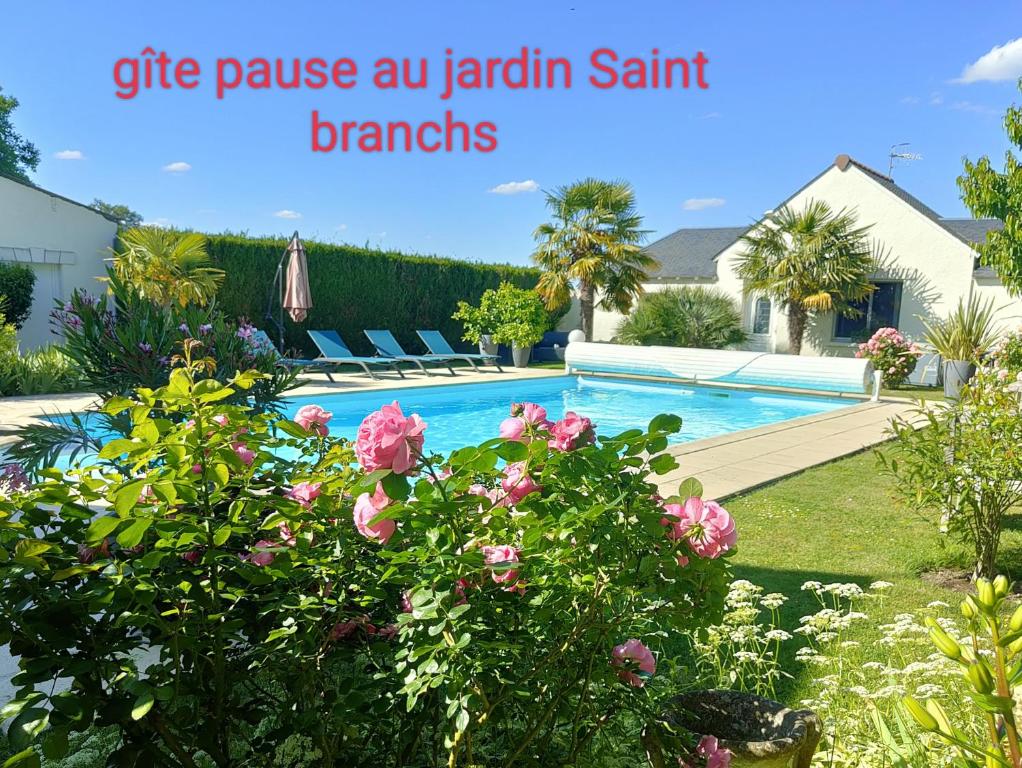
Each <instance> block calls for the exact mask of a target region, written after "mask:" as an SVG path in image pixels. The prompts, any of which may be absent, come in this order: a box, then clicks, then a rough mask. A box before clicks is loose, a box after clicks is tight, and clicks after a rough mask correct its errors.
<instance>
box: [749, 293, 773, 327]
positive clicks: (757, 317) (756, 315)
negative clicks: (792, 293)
mask: <svg viewBox="0 0 1022 768" xmlns="http://www.w3.org/2000/svg"><path fill="white" fill-rule="evenodd" d="M752 332H753V333H754V334H758V335H765V334H767V333H770V299H768V298H767V297H766V296H760V297H759V298H758V299H756V306H755V308H754V309H753V311H752Z"/></svg>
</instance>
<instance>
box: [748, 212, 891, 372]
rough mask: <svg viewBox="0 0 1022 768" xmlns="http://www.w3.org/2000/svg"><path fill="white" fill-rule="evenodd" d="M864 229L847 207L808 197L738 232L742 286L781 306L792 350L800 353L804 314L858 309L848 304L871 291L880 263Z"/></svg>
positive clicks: (806, 316)
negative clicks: (801, 204)
mask: <svg viewBox="0 0 1022 768" xmlns="http://www.w3.org/2000/svg"><path fill="white" fill-rule="evenodd" d="M868 232H869V227H868V226H866V227H860V226H858V222H857V220H856V217H855V214H854V213H852V212H850V211H848V210H847V209H842V210H840V211H838V212H837V213H836V214H835V213H834V212H833V211H832V210H831V207H830V206H829V205H827V203H825V202H823V201H822V200H810V201H809V202H808V203H806V206H805V208H803V209H802V210H801V211H796V210H793V209H791V208H789V207H788V206H784V207H782V208H781V209H780V210H777V211H773V212H772V213H769V214H767V216H766V218H765V219H763V221H761V222H760V223H759V224H758V225H757V226H756V227H754V228H753V229H752V231H750V232H749V233H747V234H745V235H743V236H742V238H741V241H742V242H743V243H744V245H745V250H744V252H743V253H742V254H741V255H740V256H739V257H738V263H737V265H736V271H737V273H738V276H739V277H741V278H742V279H743V280H744V281H745V289H746V290H747V291H762V292H763V293H766V294H767V295H769V296H770V297H772V298H773V299H775V300H777V301H778V302H779V303H780V304H781V306H783V307H784V308H785V309H786V311H787V314H788V343H789V351H790V352H791V353H792V354H794V355H797V354H800V353H801V352H802V337H803V336H804V335H805V330H806V324H807V322H808V320H809V316H810V314H812V313H814V312H838V313H841V314H843V315H846V316H849V317H852V316H855V315H857V314H859V310H857V309H856V308H855V307H854V306H853V304H854V303H855V302H857V301H861V300H862V299H864V298H866V297H867V296H869V294H870V293H871V292H872V291H873V284H872V283H871V282H870V279H869V278H870V275H871V274H872V273H873V272H875V271H876V270H877V268H878V267H879V263H880V260H879V257H878V249H877V247H876V246H875V245H874V244H873V243H872V242H871V241H870V240H869V238H868V237H867V233H868Z"/></svg>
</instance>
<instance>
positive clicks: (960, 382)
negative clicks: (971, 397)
mask: <svg viewBox="0 0 1022 768" xmlns="http://www.w3.org/2000/svg"><path fill="white" fill-rule="evenodd" d="M975 375H976V365H975V364H974V363H970V362H968V361H966V360H945V361H944V397H946V398H947V399H948V400H957V399H958V398H959V396H960V395H961V392H962V387H964V386H965V385H966V384H968V383H969V381H970V379H972V377H973V376H975Z"/></svg>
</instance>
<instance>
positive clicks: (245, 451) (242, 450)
mask: <svg viewBox="0 0 1022 768" xmlns="http://www.w3.org/2000/svg"><path fill="white" fill-rule="evenodd" d="M231 447H232V448H234V454H235V455H236V456H237V457H238V458H239V459H241V463H242V464H244V465H245V466H246V467H251V466H252V462H253V461H255V457H256V455H255V451H253V450H252V449H251V448H249V447H248V446H247V445H245V444H244V443H234V445H233V446H231Z"/></svg>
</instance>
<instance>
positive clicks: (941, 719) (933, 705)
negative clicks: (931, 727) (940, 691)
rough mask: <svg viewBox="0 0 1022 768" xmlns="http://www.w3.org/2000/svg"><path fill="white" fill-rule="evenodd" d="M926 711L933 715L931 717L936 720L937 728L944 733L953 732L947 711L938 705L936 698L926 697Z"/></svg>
mask: <svg viewBox="0 0 1022 768" xmlns="http://www.w3.org/2000/svg"><path fill="white" fill-rule="evenodd" d="M926 711H927V712H929V713H930V714H931V715H933V718H934V719H935V720H936V721H937V730H939V731H940V732H941V733H946V734H952V733H954V729H953V728H952V727H951V721H950V720H948V717H947V712H945V711H944V707H942V706H941V705H940V702H938V701H937V700H936V699H927V700H926Z"/></svg>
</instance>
